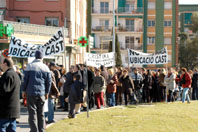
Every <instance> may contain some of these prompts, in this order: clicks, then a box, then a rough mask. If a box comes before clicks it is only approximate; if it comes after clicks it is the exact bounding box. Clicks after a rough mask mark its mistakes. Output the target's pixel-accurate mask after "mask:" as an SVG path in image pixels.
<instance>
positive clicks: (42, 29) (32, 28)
mask: <svg viewBox="0 0 198 132" xmlns="http://www.w3.org/2000/svg"><path fill="white" fill-rule="evenodd" d="M3 24H4V25H7V24H12V25H13V27H14V33H18V34H29V35H39V36H49V37H51V36H53V35H54V34H55V33H56V32H57V31H58V30H60V29H61V27H52V26H45V25H36V24H27V23H19V22H12V21H3ZM64 35H65V37H66V38H68V29H67V28H64Z"/></svg>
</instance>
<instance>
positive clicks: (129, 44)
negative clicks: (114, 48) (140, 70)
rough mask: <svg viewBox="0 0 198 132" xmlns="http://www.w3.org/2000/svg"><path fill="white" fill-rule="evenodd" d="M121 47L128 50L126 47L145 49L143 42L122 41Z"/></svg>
mask: <svg viewBox="0 0 198 132" xmlns="http://www.w3.org/2000/svg"><path fill="white" fill-rule="evenodd" d="M120 49H121V50H126V49H134V50H142V49H143V45H142V43H138V44H135V43H122V42H120Z"/></svg>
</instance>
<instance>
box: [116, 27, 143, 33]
mask: <svg viewBox="0 0 198 132" xmlns="http://www.w3.org/2000/svg"><path fill="white" fill-rule="evenodd" d="M118 31H119V32H142V28H138V29H135V26H118Z"/></svg>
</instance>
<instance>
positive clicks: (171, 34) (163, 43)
mask: <svg viewBox="0 0 198 132" xmlns="http://www.w3.org/2000/svg"><path fill="white" fill-rule="evenodd" d="M112 5H113V0H92V14H91V18H92V27H91V28H92V36H94V38H95V42H94V43H95V44H94V48H93V49H92V52H107V51H108V50H107V49H108V46H109V42H108V41H106V37H107V36H109V37H110V36H111V34H112V27H113V6H112ZM115 7H116V9H115V11H116V15H115V20H116V22H115V26H116V34H117V35H118V41H119V42H120V48H121V54H122V55H121V56H122V62H123V65H125V66H126V65H127V64H128V55H127V48H130V49H135V50H139V51H143V52H145V53H153V52H155V51H158V50H160V49H162V48H163V47H167V49H168V53H169V63H168V66H176V65H177V62H178V60H177V58H178V56H177V54H178V53H177V36H178V35H177V34H178V32H177V30H178V0H115ZM103 40H105V41H103ZM148 67H156V66H148Z"/></svg>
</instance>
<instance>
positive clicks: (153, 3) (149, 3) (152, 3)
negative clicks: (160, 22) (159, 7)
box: [148, 2, 155, 10]
mask: <svg viewBox="0 0 198 132" xmlns="http://www.w3.org/2000/svg"><path fill="white" fill-rule="evenodd" d="M148 9H150V10H154V9H155V2H148Z"/></svg>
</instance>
